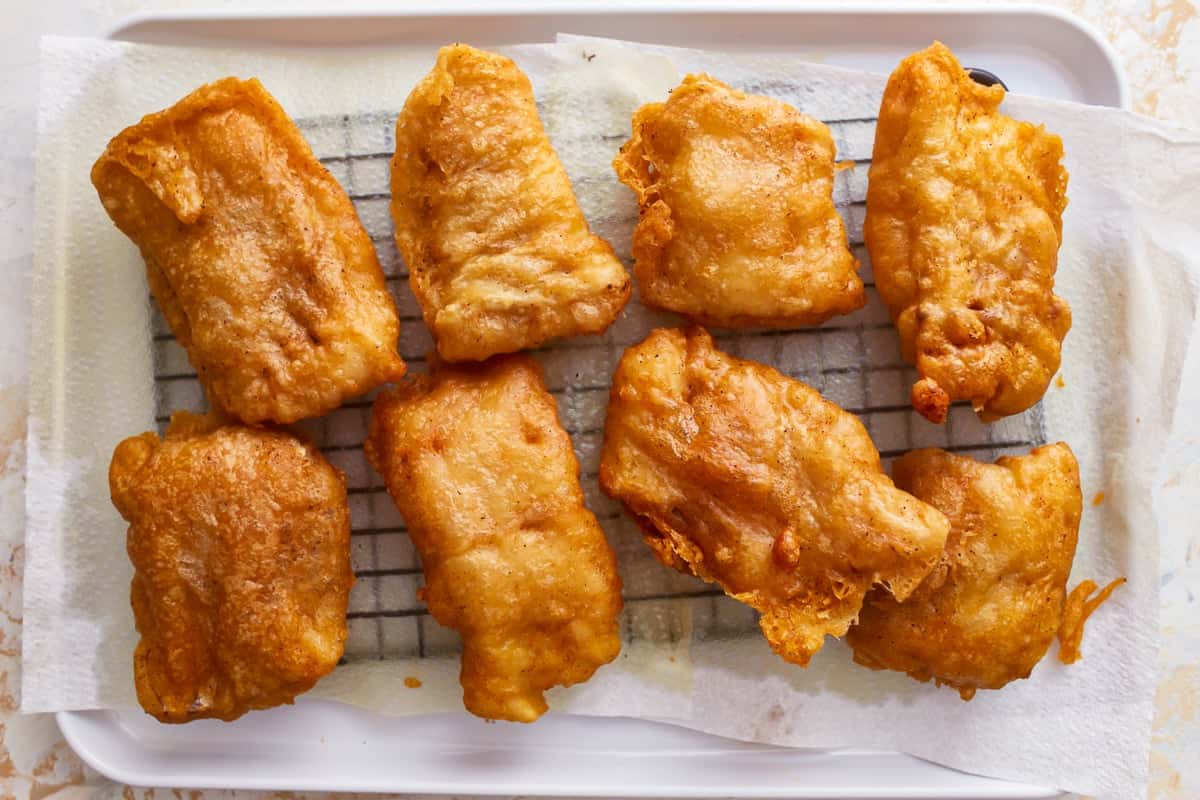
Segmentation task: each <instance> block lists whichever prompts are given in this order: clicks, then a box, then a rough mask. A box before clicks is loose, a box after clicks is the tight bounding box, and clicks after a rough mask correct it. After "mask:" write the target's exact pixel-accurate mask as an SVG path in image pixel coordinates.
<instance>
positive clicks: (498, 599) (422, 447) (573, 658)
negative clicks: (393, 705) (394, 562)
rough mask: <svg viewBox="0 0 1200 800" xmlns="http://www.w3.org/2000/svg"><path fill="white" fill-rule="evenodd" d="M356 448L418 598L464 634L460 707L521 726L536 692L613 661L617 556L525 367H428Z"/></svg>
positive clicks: (537, 706)
mask: <svg viewBox="0 0 1200 800" xmlns="http://www.w3.org/2000/svg"><path fill="white" fill-rule="evenodd" d="M365 449H366V454H367V459H368V460H369V461H370V462H371V464H372V465H373V466H374V467H375V469H376V470H378V471H379V473H380V474H381V475H383V478H384V482H385V483H386V484H387V488H388V492H389V493H390V494H391V495H392V499H393V500H395V502H396V506H397V507H398V508H399V509H400V512H401V513H402V514H403V515H404V519H405V521H406V522H407V523H408V531H409V535H410V536H411V537H412V540H413V543H414V544H415V545H416V547H417V550H418V552H420V554H421V564H422V566H423V567H424V570H425V588H424V589H422V590H421V598H422V599H423V600H424V601H425V602H426V603H427V604H428V605H429V611H430V613H431V614H433V616H434V618H435V619H436V620H437V621H438V622H440V623H442V624H443V625H446V626H448V627H451V628H454V629H455V630H457V631H458V632H459V634H461V636H462V640H463V658H462V673H461V681H462V686H463V703H464V704H465V705H466V707H467V710H468V711H470V712H471V713H472V714H475V715H477V716H480V717H484V718H486V719H502V720H511V721H514V722H532V721H534V720H535V719H537V718H538V717H539V716H541V715H542V713H543V712H545V711H546V700H545V698H544V697H543V692H545V691H546V690H547V689H549V688H550V687H552V686H555V685H562V686H569V685H571V684H574V683H579V682H581V681H585V680H587V679H588V678H590V677H591V675H592V673H593V672H595V671H596V669H597V668H598V667H600V666H601V665H603V664H607V663H608V662H609V661H612V660H613V659H614V658H616V656H617V653H618V651H619V650H620V648H621V641H620V639H619V637H618V634H617V615H618V614H619V613H620V611H621V581H620V579H619V578H618V577H617V570H616V556H615V555H614V554H613V551H612V549H611V548H610V547H609V545H608V542H607V540H606V539H605V537H604V532H603V531H602V530H601V529H600V525H599V524H598V523H597V522H596V517H595V516H594V515H593V514H592V512H591V511H589V510H588V509H587V508H586V507H585V506H584V503H583V492H582V490H581V489H580V486H579V463H578V462H577V461H576V460H575V452H574V451H573V450H572V449H571V440H570V439H569V438H568V437H567V433H566V431H564V430H563V429H562V427H561V426H560V425H559V423H558V412H557V406H556V405H555V401H554V398H553V397H552V396H551V395H550V393H549V392H547V391H546V386H545V384H544V383H543V380H542V374H541V369H540V368H539V367H538V365H537V363H536V362H534V361H533V360H531V359H530V358H528V357H527V356H520V355H513V356H500V357H496V358H493V359H491V360H489V361H487V362H486V363H484V364H472V365H462V366H447V365H438V366H435V368H434V371H433V373H432V375H431V376H424V375H422V376H419V377H417V378H416V379H414V380H409V381H407V382H406V383H404V384H402V385H401V386H399V387H398V388H397V389H395V390H393V391H390V392H387V393H385V394H382V395H380V397H379V398H378V399H377V400H376V401H375V408H374V412H373V414H372V419H371V430H370V433H369V435H368V438H367V442H366V446H365Z"/></svg>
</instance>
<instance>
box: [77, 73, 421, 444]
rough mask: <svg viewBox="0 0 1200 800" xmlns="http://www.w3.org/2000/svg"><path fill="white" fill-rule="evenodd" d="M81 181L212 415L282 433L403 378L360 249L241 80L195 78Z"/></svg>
mask: <svg viewBox="0 0 1200 800" xmlns="http://www.w3.org/2000/svg"><path fill="white" fill-rule="evenodd" d="M92 183H93V184H94V185H95V187H96V191H97V192H98V193H99V195H100V200H101V201H102V202H103V203H104V208H105V210H106V211H107V212H108V215H109V216H110V217H112V220H113V222H115V223H116V225H117V227H118V228H120V229H121V230H122V231H123V232H124V233H125V235H126V236H128V237H129V238H130V239H132V240H133V242H134V244H136V245H137V246H138V247H139V248H140V249H141V251H142V257H143V258H144V259H145V261H146V274H147V278H148V280H149V284H150V289H151V291H152V292H153V294H154V297H155V299H156V300H157V301H158V306H159V308H160V309H162V312H163V316H164V317H166V319H167V322H168V323H169V324H170V326H171V330H172V331H173V332H174V334H175V337H176V338H177V339H178V340H179V343H180V344H181V345H183V347H185V348H186V349H187V353H188V358H189V360H190V361H191V363H192V366H193V367H195V368H196V371H197V373H198V374H199V377H200V381H201V383H203V384H204V387H205V389H206V391H207V392H208V395H209V398H210V399H211V400H212V401H213V402H214V403H215V404H216V405H217V406H219V407H220V408H221V409H223V410H224V411H225V412H227V413H229V414H231V415H232V416H234V417H237V418H239V419H241V420H242V421H243V422H246V423H251V424H255V423H260V422H266V421H274V422H280V423H288V422H294V421H296V420H299V419H304V418H306V417H315V416H319V415H321V414H323V413H325V412H327V411H330V410H332V409H334V408H337V406H338V405H340V404H341V402H342V401H343V400H345V399H346V398H348V397H352V396H354V395H357V394H361V393H363V392H366V391H368V390H370V389H372V388H374V387H375V386H376V385H378V384H380V383H383V382H384V381H388V380H395V379H397V378H399V377H400V376H401V375H403V374H404V362H403V361H401V360H400V356H399V355H398V354H397V353H396V338H397V336H398V335H399V325H400V323H399V320H398V318H397V316H396V307H395V304H394V303H393V301H392V298H391V295H389V294H388V291H387V286H386V285H385V282H384V277H383V272H382V270H381V269H380V268H379V260H378V258H377V257H376V255H375V250H374V248H373V247H372V245H371V240H370V238H369V237H368V236H367V232H366V231H365V230H364V229H363V226H362V223H360V222H359V220H358V216H357V215H356V214H355V212H354V206H353V205H351V203H350V200H349V198H348V197H346V193H345V192H344V191H342V188H341V187H340V186H339V185H338V183H337V181H335V180H334V179H333V176H332V175H330V174H329V172H328V170H326V169H325V168H324V167H323V166H321V164H320V163H319V162H318V161H317V159H316V157H315V156H313V153H312V150H311V149H310V148H309V146H308V144H307V143H306V142H305V141H304V138H303V137H302V136H301V135H300V131H299V130H297V128H296V126H295V124H294V123H293V122H292V121H291V120H290V119H289V118H288V117H287V115H286V114H285V113H284V111H283V109H282V108H280V107H279V104H278V103H277V102H276V101H275V99H274V98H273V97H271V95H269V94H267V91H266V89H264V88H263V86H262V84H261V83H259V82H258V81H257V80H253V79H252V80H248V81H242V80H238V79H236V78H225V79H223V80H219V81H216V82H215V83H210V84H208V85H206V86H202V87H201V88H199V89H197V90H196V91H194V92H192V93H191V94H189V95H188V96H187V97H185V98H183V99H182V100H180V101H179V102H178V103H176V104H175V105H174V106H172V107H171V108H168V109H167V110H165V111H160V112H159V113H157V114H151V115H149V116H147V117H144V118H143V119H142V121H141V122H139V123H138V124H136V125H134V126H132V127H129V128H126V129H125V130H124V131H122V132H121V133H120V134H118V135H117V137H116V138H114V139H113V140H112V141H111V142H109V145H108V148H107V149H106V150H105V151H104V154H103V155H101V156H100V158H99V159H98V160H97V161H96V164H95V166H93V167H92ZM134 300H135V298H131V299H130V301H131V302H133V301H134Z"/></svg>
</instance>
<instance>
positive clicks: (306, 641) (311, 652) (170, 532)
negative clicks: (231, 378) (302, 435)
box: [108, 412, 354, 722]
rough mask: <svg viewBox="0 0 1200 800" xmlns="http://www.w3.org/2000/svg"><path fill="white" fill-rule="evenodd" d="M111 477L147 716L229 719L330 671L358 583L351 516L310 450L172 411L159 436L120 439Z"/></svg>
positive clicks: (337, 478)
mask: <svg viewBox="0 0 1200 800" xmlns="http://www.w3.org/2000/svg"><path fill="white" fill-rule="evenodd" d="M108 479H109V486H110V488H111V490H112V500H113V504H114V505H115V506H116V507H117V510H118V511H119V512H120V513H121V516H122V517H124V518H125V519H126V520H127V521H128V522H129V535H128V540H127V548H128V551H129V558H130V560H131V561H132V562H133V569H134V576H133V583H132V587H131V591H130V597H131V600H132V603H133V614H134V620H135V621H136V623H137V630H138V633H139V634H141V639H140V640H139V641H138V644H137V649H136V651H135V652H134V656H133V675H134V682H135V684H136V687H137V697H138V702H139V703H141V705H142V708H144V709H145V710H146V712H147V713H148V714H151V715H153V716H154V717H156V718H158V719H159V720H160V721H162V722H188V721H191V720H194V719H201V718H205V717H211V718H215V719H222V720H226V721H228V720H233V719H237V718H238V717H240V716H241V715H242V714H244V713H246V712H247V711H250V710H252V709H259V708H270V707H272V706H277V705H280V704H283V703H291V702H292V700H293V699H294V698H295V697H296V695H298V694H301V693H303V692H306V691H308V690H309V689H311V688H312V687H313V685H314V684H315V683H316V682H317V680H318V679H319V678H320V677H321V676H323V675H325V674H326V673H328V672H329V671H331V670H332V669H333V668H334V666H335V665H336V664H337V662H338V659H340V658H341V657H342V649H343V647H344V645H345V642H346V604H347V603H348V602H349V596H350V586H351V584H353V583H354V575H353V573H352V572H351V570H350V511H349V507H348V506H347V504H346V487H345V481H344V479H343V477H342V475H341V473H339V472H338V471H337V470H336V469H334V468H333V467H332V466H330V465H329V463H328V462H327V461H325V459H324V458H322V457H321V454H320V453H318V452H317V451H316V449H315V448H313V447H312V446H310V445H306V444H303V443H301V442H300V441H299V440H297V439H295V438H294V437H292V436H290V435H288V434H286V433H282V432H279V431H270V430H264V429H259V428H244V427H241V426H238V425H222V424H221V423H220V422H217V421H214V420H212V419H209V418H205V417H198V416H195V415H193V414H188V413H186V412H179V413H176V414H174V415H173V416H172V417H171V425H170V427H169V428H168V430H167V434H166V438H164V439H162V440H160V439H159V438H158V436H157V435H155V434H153V433H143V434H142V435H140V436H134V437H132V438H129V439H126V440H125V441H123V442H121V444H120V445H118V446H117V448H116V450H115V451H114V453H113V458H112V465H111V467H110V468H109V474H108Z"/></svg>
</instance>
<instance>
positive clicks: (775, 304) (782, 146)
mask: <svg viewBox="0 0 1200 800" xmlns="http://www.w3.org/2000/svg"><path fill="white" fill-rule="evenodd" d="M833 158H834V145H833V137H832V136H831V135H830V133H829V128H827V127H826V126H825V125H824V124H823V123H821V122H818V121H817V120H815V119H813V118H812V117H809V116H806V115H804V114H801V113H800V112H799V111H797V110H796V109H795V108H792V107H791V106H789V105H788V104H786V103H783V102H781V101H779V100H775V99H773V98H770V97H762V96H758V95H750V94H746V93H745V92H740V91H737V90H736V89H731V88H730V87H729V86H726V85H725V84H724V83H721V82H720V81H718V80H716V79H714V78H711V77H709V76H707V75H689V76H687V77H686V78H684V80H683V83H682V84H680V85H679V86H678V87H676V88H675V89H674V90H673V91H672V92H671V96H670V98H669V99H668V100H667V101H666V102H665V103H651V104H649V105H645V106H642V107H641V108H640V109H639V110H638V111H637V113H635V114H634V116H633V136H632V138H630V140H629V141H628V142H627V143H626V144H625V146H624V147H622V148H621V152H620V154H619V155H618V156H617V158H616V160H614V161H613V168H614V169H615V170H616V172H617V177H618V178H620V180H621V182H622V183H624V184H626V185H627V186H629V187H630V188H631V189H633V190H634V191H635V192H636V193H637V198H638V205H639V207H640V209H641V221H640V222H638V225H637V228H636V229H635V230H634V234H633V255H634V258H635V266H634V271H635V273H636V274H637V279H638V288H639V291H640V292H641V299H642V302H644V303H645V304H647V305H650V306H653V307H656V308H661V309H666V310H668V311H675V312H678V313H680V314H684V315H686V316H688V317H690V318H691V319H693V320H696V321H698V322H702V323H704V324H706V325H717V326H720V327H726V328H741V327H766V326H769V327H775V328H795V327H798V326H801V325H816V324H818V323H821V322H824V321H825V320H827V319H829V318H830V317H832V316H834V315H836V314H846V313H849V312H851V311H854V310H855V309H858V308H862V306H863V304H864V303H865V302H866V296H865V294H864V293H863V283H862V281H861V280H860V279H859V277H858V274H857V269H858V262H857V260H855V258H854V256H853V255H852V254H851V253H850V248H849V246H848V245H847V243H846V230H845V227H844V226H843V225H842V218H841V217H840V216H838V213H837V210H836V209H835V208H834V205H833V171H834V163H833Z"/></svg>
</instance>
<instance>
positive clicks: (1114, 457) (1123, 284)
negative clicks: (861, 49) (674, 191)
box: [559, 36, 1200, 798]
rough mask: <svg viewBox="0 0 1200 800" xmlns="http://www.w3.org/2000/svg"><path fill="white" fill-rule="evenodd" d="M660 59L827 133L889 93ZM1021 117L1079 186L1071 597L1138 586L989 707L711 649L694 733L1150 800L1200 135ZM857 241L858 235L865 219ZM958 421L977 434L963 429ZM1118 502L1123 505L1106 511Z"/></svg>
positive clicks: (1068, 424) (874, 85) (715, 645)
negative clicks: (1167, 522) (1077, 642)
mask: <svg viewBox="0 0 1200 800" xmlns="http://www.w3.org/2000/svg"><path fill="white" fill-rule="evenodd" d="M559 41H560V42H564V43H565V42H568V41H570V42H573V43H575V44H576V46H579V47H581V48H584V49H588V48H592V47H594V46H596V45H597V44H598V43H597V42H596V41H595V40H587V39H577V38H575V37H566V36H562V37H560V39H559ZM650 49H652V50H653V51H655V52H658V53H661V54H666V55H668V56H669V57H671V58H672V60H673V61H674V62H675V63H676V65H677V66H678V67H679V69H680V71H681V72H691V71H707V72H711V73H712V74H714V75H717V76H718V77H720V78H722V79H724V80H726V81H728V82H730V83H732V84H734V85H741V86H751V87H764V88H765V90H766V93H768V94H774V95H777V96H780V97H782V98H784V99H786V100H788V101H789V102H792V103H794V104H795V105H797V106H798V107H799V108H800V109H801V110H803V111H806V112H807V113H810V114H812V115H813V116H817V117H820V118H824V119H846V118H855V117H860V116H874V114H875V113H876V112H877V110H878V105H879V98H880V96H881V94H882V89H883V85H884V82H885V77H884V76H874V75H866V74H862V73H857V72H851V71H846V70H841V69H836V68H829V67H822V66H817V65H811V64H803V63H799V62H789V61H788V60H786V59H778V58H770V59H756V58H754V57H753V56H742V55H718V54H706V53H701V52H695V51H681V50H674V49H670V48H645V47H636V46H629V50H628V51H627V52H629V53H630V54H633V53H640V52H645V51H646V50H650ZM1005 111H1006V112H1007V113H1009V114H1012V115H1014V116H1016V117H1018V118H1023V119H1030V120H1033V121H1036V122H1041V123H1044V124H1045V125H1046V126H1047V128H1049V129H1050V130H1052V131H1054V132H1056V133H1058V134H1060V135H1061V136H1062V137H1063V141H1064V145H1065V149H1066V165H1067V168H1068V170H1069V171H1070V174H1071V177H1070V185H1069V187H1068V195H1069V197H1070V206H1069V207H1068V209H1067V212H1066V215H1065V217H1064V228H1063V247H1062V251H1061V253H1060V260H1059V270H1058V276H1057V281H1056V289H1055V291H1056V293H1058V294H1060V295H1061V296H1063V297H1064V298H1066V299H1067V300H1068V302H1069V303H1070V304H1071V307H1072V311H1073V316H1074V325H1073V327H1072V330H1071V332H1070V334H1069V335H1068V337H1067V339H1066V343H1065V347H1064V351H1063V367H1062V372H1061V374H1062V376H1063V379H1064V383H1065V388H1061V389H1060V388H1055V387H1054V386H1052V387H1051V388H1050V389H1049V390H1048V392H1047V394H1046V397H1045V400H1044V401H1043V403H1042V409H1043V410H1042V414H1043V416H1044V419H1043V427H1044V436H1045V438H1046V439H1047V440H1049V441H1055V440H1065V441H1067V442H1069V443H1070V445H1071V447H1072V449H1073V450H1074V451H1075V454H1076V456H1077V457H1078V459H1079V462H1080V469H1081V476H1082V480H1083V487H1084V497H1085V510H1084V516H1083V522H1082V526H1081V529H1080V538H1079V549H1078V554H1077V557H1076V561H1075V567H1074V571H1073V573H1072V579H1071V580H1072V585H1073V584H1074V583H1075V582H1077V581H1079V580H1081V579H1083V578H1088V577H1092V578H1096V579H1098V580H1100V581H1101V582H1104V581H1107V580H1109V579H1111V578H1112V577H1115V576H1116V575H1124V576H1126V577H1127V578H1128V579H1129V584H1128V585H1127V586H1125V587H1123V588H1122V589H1121V590H1119V591H1118V592H1117V593H1116V594H1114V595H1113V598H1112V600H1111V601H1110V603H1111V604H1110V605H1106V606H1104V607H1102V609H1101V610H1100V611H1099V612H1097V614H1096V615H1095V616H1094V617H1093V618H1092V620H1091V621H1090V622H1089V623H1088V627H1087V631H1086V635H1085V638H1084V644H1083V652H1084V658H1083V660H1082V661H1080V662H1078V663H1076V664H1075V665H1073V666H1071V667H1064V666H1062V665H1061V664H1059V663H1058V661H1057V660H1055V659H1054V658H1053V648H1052V651H1051V655H1050V657H1048V658H1046V659H1045V660H1044V661H1043V662H1042V663H1041V665H1039V667H1038V668H1037V669H1036V670H1035V672H1034V674H1033V676H1032V677H1031V678H1030V679H1029V680H1026V681H1018V682H1016V683H1013V684H1010V685H1009V686H1008V687H1006V688H1005V689H1004V690H1003V691H1001V692H987V691H982V692H979V693H978V694H977V695H976V696H975V699H974V700H973V701H971V702H970V703H964V702H962V701H961V700H959V698H958V696H957V694H956V693H955V692H953V691H951V690H946V689H937V688H935V687H933V686H931V685H925V684H917V683H915V682H914V681H911V680H910V679H908V678H907V677H905V676H903V675H901V674H898V673H872V672H867V671H864V670H861V669H859V668H857V667H856V666H855V665H853V664H852V663H851V660H850V654H849V650H848V648H846V647H844V646H843V645H842V644H841V643H840V642H837V643H833V642H831V643H829V644H827V645H826V647H825V649H824V650H823V651H822V652H821V653H820V654H818V656H817V657H816V658H814V659H813V662H812V664H811V666H810V667H809V668H808V669H807V670H796V669H789V668H787V667H786V666H784V665H781V663H780V662H779V660H778V659H777V658H776V657H775V656H774V655H773V654H772V653H771V652H770V651H769V649H768V648H767V647H766V646H765V644H764V643H763V642H762V640H761V638H760V637H755V636H746V637H741V638H736V639H725V640H714V641H710V642H701V643H699V644H697V645H696V646H695V647H694V648H693V662H694V665H695V680H696V689H695V717H694V720H693V721H692V722H691V723H690V724H692V725H694V726H695V727H698V728H701V729H704V730H708V731H712V732H719V733H722V734H725V735H734V736H737V737H739V738H749V739H756V740H761V741H768V742H772V743H777V744H779V743H783V744H793V745H805V746H831V745H852V746H874V747H889V748H897V749H900V750H904V751H907V752H910V753H913V754H915V755H919V756H922V757H924V758H928V759H930V760H933V761H937V762H939V763H943V764H947V765H950V766H954V767H957V768H960V769H964V770H968V771H971V772H980V773H983V774H987V775H993V776H996V777H1003V778H1009V779H1013V780H1021V781H1027V782H1030V783H1037V784H1043V785H1052V786H1058V787H1063V788H1065V789H1069V790H1072V791H1077V792H1082V793H1087V794H1094V795H1097V796H1099V797H1104V798H1133V797H1141V796H1143V795H1144V787H1145V780H1146V775H1147V770H1148V755H1149V739H1150V720H1151V715H1152V706H1153V696H1154V681H1155V664H1156V653H1157V646H1158V635H1157V634H1158V586H1157V574H1158V572H1157V567H1158V562H1157V553H1158V550H1157V548H1158V530H1157V518H1156V508H1155V503H1154V497H1153V496H1152V491H1151V487H1152V486H1153V485H1154V484H1155V483H1156V481H1155V476H1156V473H1157V471H1158V467H1159V461H1160V455H1161V453H1162V452H1164V449H1163V448H1164V446H1165V445H1166V443H1167V437H1168V433H1169V430H1170V424H1171V420H1172V417H1173V412H1174V407H1175V398H1176V394H1177V391H1178V387H1179V382H1180V377H1181V371H1182V368H1183V363H1184V359H1185V357H1186V354H1187V348H1188V344H1189V342H1190V340H1191V337H1192V334H1193V332H1194V331H1195V327H1196V302H1197V295H1198V289H1197V284H1198V280H1200V262H1198V260H1197V259H1198V256H1197V253H1198V252H1200V251H1197V247H1198V246H1200V210H1198V209H1200V205H1198V203H1200V188H1198V183H1197V180H1196V179H1197V176H1200V135H1197V134H1196V133H1194V132H1190V131H1183V130H1180V129H1176V128H1171V127H1169V126H1166V125H1163V124H1162V123H1159V122H1156V121H1154V120H1150V119H1147V118H1144V117H1139V116H1135V115H1132V114H1128V113H1124V112H1120V111H1116V110H1112V109H1102V108H1092V107H1086V106H1080V105H1077V104H1072V103H1063V102H1054V101H1045V100H1039V99H1034V98H1027V97H1010V98H1009V99H1007V100H1006V103H1005ZM835 130H836V128H835ZM843 143H844V144H845V145H849V146H850V147H854V146H855V143H854V142H852V141H845V139H843V142H839V147H843V146H844V145H843ZM861 155H862V154H861V153H858V152H853V153H847V152H840V153H839V157H841V158H847V157H857V156H861ZM868 155H869V153H868ZM848 227H849V228H850V235H851V238H852V239H853V238H854V235H855V231H854V225H853V222H851V223H850V225H849V226H848ZM864 269H865V270H869V265H864ZM1030 413H1032V412H1027V414H1026V415H1022V416H1029V414H1030ZM909 417H910V419H909V421H908V424H909V426H910V429H911V430H910V432H911V434H912V435H913V436H914V437H915V442H914V443H916V444H927V443H937V442H927V441H926V437H927V436H937V435H942V434H944V433H945V432H943V431H939V430H938V429H937V428H936V427H935V426H932V425H930V424H928V423H926V422H925V421H924V420H921V419H919V418H916V417H915V416H914V415H911V414H910V415H909ZM1014 422H1015V421H1013V420H1006V421H1004V422H1001V423H998V425H1001V426H1008V425H1013V424H1014ZM956 424H957V425H977V424H978V423H975V422H974V421H973V420H972V419H971V417H970V416H967V415H964V416H963V417H960V418H959V419H957V420H955V419H952V420H951V425H952V426H953V425H956ZM871 432H872V435H873V436H874V438H875V439H876V443H877V444H879V445H880V448H881V449H885V446H884V445H883V444H881V443H880V440H881V438H883V437H885V436H887V435H888V433H887V432H886V431H883V430H880V429H879V426H873V427H872V431H871ZM1100 491H1103V492H1105V496H1106V499H1105V500H1104V502H1103V503H1102V504H1100V505H1098V506H1097V505H1092V504H1091V502H1090V500H1091V498H1092V497H1093V496H1094V495H1095V494H1096V493H1097V492H1100Z"/></svg>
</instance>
